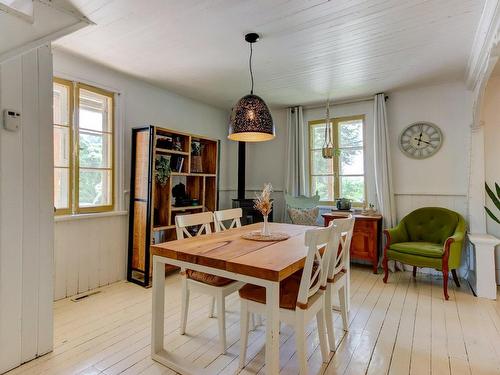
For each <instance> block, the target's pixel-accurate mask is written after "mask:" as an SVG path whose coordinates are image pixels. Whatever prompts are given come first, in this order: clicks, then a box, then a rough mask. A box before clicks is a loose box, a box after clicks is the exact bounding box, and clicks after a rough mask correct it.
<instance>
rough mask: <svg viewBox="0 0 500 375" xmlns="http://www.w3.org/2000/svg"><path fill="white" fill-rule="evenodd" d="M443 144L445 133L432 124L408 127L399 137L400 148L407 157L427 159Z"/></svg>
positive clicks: (423, 123) (417, 124)
mask: <svg viewBox="0 0 500 375" xmlns="http://www.w3.org/2000/svg"><path fill="white" fill-rule="evenodd" d="M442 144H443V133H441V129H439V127H438V126H437V125H436V124H433V123H431V122H424V121H420V122H415V123H413V124H410V125H408V126H407V127H406V128H405V129H404V130H403V131H402V132H401V135H400V136H399V148H400V149H401V152H403V154H405V155H406V156H409V157H410V158H414V159H425V158H428V157H429V156H432V155H434V154H435V153H436V152H437V151H438V150H439V148H440V147H441V145H442Z"/></svg>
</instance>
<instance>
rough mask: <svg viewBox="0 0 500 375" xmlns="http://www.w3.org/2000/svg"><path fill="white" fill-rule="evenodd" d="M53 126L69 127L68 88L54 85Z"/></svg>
mask: <svg viewBox="0 0 500 375" xmlns="http://www.w3.org/2000/svg"><path fill="white" fill-rule="evenodd" d="M53 96H54V101H53V110H54V124H58V125H69V87H68V86H65V85H61V84H59V83H54V95H53Z"/></svg>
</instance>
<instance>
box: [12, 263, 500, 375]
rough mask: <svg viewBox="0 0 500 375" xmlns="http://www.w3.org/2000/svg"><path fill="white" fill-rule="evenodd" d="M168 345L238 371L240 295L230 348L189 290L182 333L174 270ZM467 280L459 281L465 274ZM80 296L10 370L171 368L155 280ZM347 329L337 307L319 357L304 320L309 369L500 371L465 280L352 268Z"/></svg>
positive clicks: (232, 303) (486, 317)
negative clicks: (326, 357)
mask: <svg viewBox="0 0 500 375" xmlns="http://www.w3.org/2000/svg"><path fill="white" fill-rule="evenodd" d="M166 284H167V288H168V292H169V296H175V298H172V297H169V300H168V301H167V305H166V313H165V322H166V329H165V334H166V336H168V347H169V349H170V350H172V349H173V350H175V352H176V353H177V354H180V355H182V356H185V357H187V358H189V359H190V360H192V361H193V362H194V363H196V364H198V365H199V366H203V367H209V368H211V369H214V370H217V372H218V373H221V374H234V373H236V371H237V364H238V350H239V341H238V339H239V323H238V319H239V312H238V306H239V303H238V296H237V294H235V295H232V296H230V297H228V299H227V310H228V313H227V336H228V345H230V348H229V350H228V353H227V355H224V356H219V355H218V354H217V321H216V319H209V318H208V305H209V304H208V302H209V299H208V297H206V296H201V295H197V294H194V293H192V297H191V298H192V299H191V306H190V308H191V309H190V314H189V320H188V327H187V335H184V336H181V335H179V334H178V323H179V316H180V278H179V276H178V275H173V276H169V277H168V278H167V279H166ZM464 284H465V283H464ZM100 290H101V293H99V294H96V295H93V296H91V297H88V298H86V299H84V300H82V301H80V302H77V303H75V302H72V301H70V300H68V299H67V300H61V301H58V302H56V303H55V304H54V319H55V332H54V351H53V352H52V353H50V354H48V355H46V356H44V357H41V358H38V359H36V360H34V361H31V362H29V363H26V364H25V365H23V366H21V367H18V368H17V369H15V370H13V371H11V372H9V373H8V374H9V375H14V374H51V375H55V374H173V372H172V371H170V370H169V369H167V368H165V367H163V366H162V365H160V364H158V363H155V362H154V361H152V360H151V358H150V345H149V343H150V326H151V289H143V288H141V287H139V286H136V285H134V284H130V283H127V282H119V283H116V284H113V285H111V286H108V287H105V288H101V289H100ZM351 301H352V302H351V303H352V304H351V313H350V330H349V332H348V333H346V334H344V332H343V331H342V329H341V322H340V317H339V316H338V315H337V314H336V313H335V317H336V322H335V324H336V326H337V327H338V329H337V330H336V334H337V342H336V346H337V349H336V352H335V354H333V353H332V355H331V360H330V362H329V364H328V365H327V366H325V365H322V363H321V356H320V353H319V348H318V338H317V336H316V327H315V324H311V325H310V326H309V327H308V328H307V332H306V334H307V351H308V355H309V359H308V366H309V373H310V374H320V373H321V374H323V373H325V374H355V375H357V374H387V373H389V374H396V375H399V374H440V375H441V374H500V302H495V301H486V300H479V299H476V298H474V297H473V296H472V294H471V292H470V290H469V288H468V286H466V285H462V288H460V289H458V288H455V287H454V286H452V287H451V290H450V300H449V301H448V302H445V301H444V300H443V295H442V281H441V279H440V278H439V277H436V276H431V275H426V274H418V275H417V279H416V280H413V279H412V277H411V273H408V272H399V273H396V274H391V275H390V277H389V283H388V284H383V282H382V275H374V274H372V273H371V272H370V270H369V269H367V268H353V272H352V299H351ZM264 339H265V331H264V327H258V328H257V329H256V330H255V331H252V332H251V334H250V336H249V347H248V358H249V359H250V362H249V364H248V366H247V367H246V368H245V369H244V370H243V371H242V372H241V373H242V374H257V373H258V374H263V373H264V367H263V366H264V348H263V345H264ZM280 341H281V346H280V363H281V374H296V373H297V372H298V371H297V361H296V358H295V348H294V345H295V343H294V335H293V332H291V329H290V328H289V327H287V326H283V329H282V332H281V336H280Z"/></svg>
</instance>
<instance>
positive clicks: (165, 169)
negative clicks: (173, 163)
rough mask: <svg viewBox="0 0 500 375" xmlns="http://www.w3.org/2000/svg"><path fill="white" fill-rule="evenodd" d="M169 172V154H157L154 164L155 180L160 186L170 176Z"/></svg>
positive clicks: (170, 170) (170, 171)
mask: <svg viewBox="0 0 500 375" xmlns="http://www.w3.org/2000/svg"><path fill="white" fill-rule="evenodd" d="M170 173H172V169H171V168H170V156H169V155H167V156H164V155H160V156H158V157H157V158H156V166H155V176H156V181H158V183H159V184H160V185H161V186H165V185H166V184H167V180H168V178H169V177H170Z"/></svg>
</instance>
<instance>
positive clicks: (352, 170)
mask: <svg viewBox="0 0 500 375" xmlns="http://www.w3.org/2000/svg"><path fill="white" fill-rule="evenodd" d="M363 170H364V165H363V150H351V149H345V150H341V152H340V174H363Z"/></svg>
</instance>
